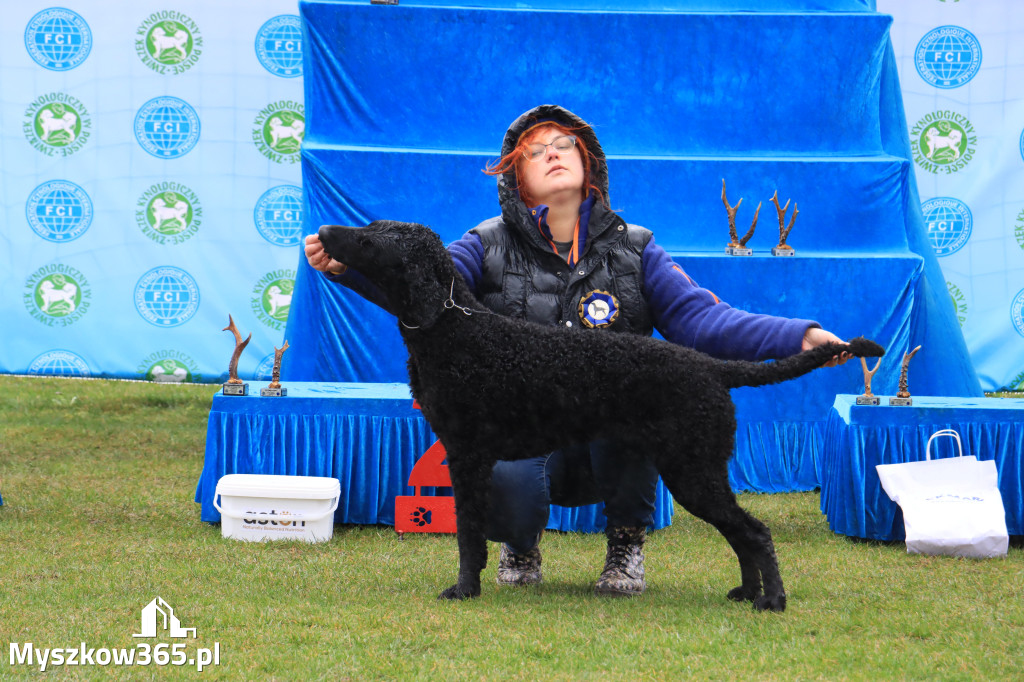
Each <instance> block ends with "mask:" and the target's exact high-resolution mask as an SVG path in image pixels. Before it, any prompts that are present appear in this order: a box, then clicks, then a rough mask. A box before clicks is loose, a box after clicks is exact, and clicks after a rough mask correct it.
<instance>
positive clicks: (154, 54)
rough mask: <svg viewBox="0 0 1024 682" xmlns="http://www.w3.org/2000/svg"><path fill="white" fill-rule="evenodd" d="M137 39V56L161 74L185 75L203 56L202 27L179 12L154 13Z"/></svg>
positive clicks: (141, 29)
mask: <svg viewBox="0 0 1024 682" xmlns="http://www.w3.org/2000/svg"><path fill="white" fill-rule="evenodd" d="M135 36H136V37H135V53H136V54H138V55H139V59H141V60H142V63H143V64H145V65H146V66H148V67H149V68H151V69H153V70H154V71H156V72H157V73H160V74H172V75H173V74H179V73H185V72H186V71H188V70H189V69H191V68H192V67H193V66H195V65H196V62H197V61H199V55H201V54H202V53H203V49H202V48H203V36H201V35H200V34H199V26H197V25H196V22H194V21H192V18H191V17H189V16H188V15H185V14H182V13H181V12H178V11H176V10H164V11H162V12H153V13H152V14H150V15H149V16H148V17H146V20H145V21H143V22H142V25H141V26H139V28H138V29H137V30H136V31H135Z"/></svg>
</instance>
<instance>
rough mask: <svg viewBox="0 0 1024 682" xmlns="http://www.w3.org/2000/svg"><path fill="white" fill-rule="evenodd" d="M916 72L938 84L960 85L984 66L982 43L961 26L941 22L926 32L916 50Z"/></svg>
mask: <svg viewBox="0 0 1024 682" xmlns="http://www.w3.org/2000/svg"><path fill="white" fill-rule="evenodd" d="M914 65H915V66H916V67H917V73H918V74H920V76H921V78H923V79H924V80H925V82H926V83H928V84H929V85H931V86H933V87H936V88H943V89H951V88H959V87H960V86H961V85H964V84H965V83H967V82H969V81H970V80H971V79H972V78H974V77H975V76H976V75H978V71H979V70H980V69H981V43H980V42H978V39H977V38H976V37H975V35H974V34H973V33H971V32H970V31H968V30H967V29H965V28H961V27H960V26H939V27H938V28H934V29H932V30H931V31H928V33H925V34H924V37H922V38H921V40H920V42H918V44H917V49H916V50H915V51H914Z"/></svg>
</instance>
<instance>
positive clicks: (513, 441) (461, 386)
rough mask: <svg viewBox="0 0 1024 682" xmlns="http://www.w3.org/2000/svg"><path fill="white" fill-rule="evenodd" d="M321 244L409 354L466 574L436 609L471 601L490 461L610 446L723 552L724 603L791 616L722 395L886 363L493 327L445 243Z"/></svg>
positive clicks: (856, 351)
mask: <svg viewBox="0 0 1024 682" xmlns="http://www.w3.org/2000/svg"><path fill="white" fill-rule="evenodd" d="M319 236H320V241H321V243H322V244H323V246H324V249H325V250H326V251H327V253H328V254H329V255H330V256H331V257H332V258H334V259H335V260H337V261H339V262H341V263H345V264H347V265H348V266H349V267H351V268H354V269H355V270H357V271H359V272H360V273H361V274H362V275H364V276H365V277H366V278H368V279H369V280H370V281H371V282H373V283H374V284H375V285H377V286H378V287H379V288H380V289H381V290H382V291H383V293H384V295H385V297H386V299H387V303H388V306H389V308H390V310H391V312H393V313H395V314H396V315H397V316H398V320H399V329H400V330H401V333H402V337H403V339H404V340H405V345H406V347H407V348H408V350H409V379H410V385H411V388H412V394H413V396H414V397H415V398H416V400H417V401H418V402H419V404H420V406H421V408H422V410H423V415H424V416H425V417H426V419H427V421H428V422H429V423H430V426H431V428H432V429H433V430H434V433H435V434H436V435H437V436H438V438H440V440H441V442H442V443H443V444H444V446H445V448H446V449H447V451H448V467H449V471H450V473H451V478H452V486H453V488H454V493H455V506H456V511H457V515H458V531H457V533H458V545H459V575H458V581H457V582H456V583H455V585H453V586H452V587H449V588H448V589H447V590H445V591H444V592H443V593H442V594H441V595H440V596H441V597H442V598H446V599H463V598H466V597H475V596H478V595H479V594H480V572H481V571H482V570H483V568H484V566H485V565H486V563H487V542H486V538H485V534H484V533H485V529H486V528H487V519H486V515H487V511H488V496H487V491H488V489H489V483H490V476H491V469H492V467H493V466H494V463H495V462H496V461H498V460H515V459H525V458H528V457H536V456H540V455H543V454H545V453H548V452H551V451H553V450H557V449H559V448H562V447H565V446H566V445H569V444H570V443H587V442H591V441H593V440H595V439H598V438H607V437H614V439H615V440H616V442H617V443H622V444H623V445H624V447H626V448H627V449H628V450H632V451H634V452H636V453H637V456H642V455H643V454H647V455H649V456H651V457H652V458H653V459H654V461H655V463H656V465H657V468H658V471H659V472H660V473H661V477H662V480H663V481H664V482H665V484H666V486H667V487H668V490H669V491H670V492H671V493H672V496H673V497H674V498H675V499H676V501H678V502H679V504H681V505H682V506H683V507H684V508H685V509H686V510H687V511H689V512H690V513H691V514H694V515H695V516H697V517H698V518H701V519H704V520H705V521H707V522H708V523H710V524H712V525H713V526H714V527H715V528H717V529H718V530H719V532H721V533H722V535H724V536H725V538H726V540H728V542H729V544H730V545H731V546H732V548H733V550H734V551H735V552H736V556H737V557H738V558H739V563H740V575H741V577H742V584H741V585H740V586H739V587H736V588H734V589H733V590H731V591H730V592H729V595H728V596H729V598H730V599H735V600H749V601H752V602H753V604H754V607H755V608H756V609H758V610H765V609H770V610H773V611H782V610H783V609H785V607H786V593H785V591H784V590H783V587H782V578H781V576H780V575H779V566H778V560H777V558H776V556H775V548H774V546H773V544H772V538H771V534H770V532H769V531H768V528H767V527H766V526H765V525H764V524H763V523H761V522H760V521H758V520H757V519H755V518H753V517H752V516H750V515H749V514H747V512H745V511H744V510H743V509H741V508H740V506H739V505H738V504H737V502H736V497H735V495H734V494H733V492H732V489H731V488H730V487H729V479H728V475H727V470H726V463H727V461H728V459H729V457H730V456H731V455H732V452H733V438H734V432H735V430H736V419H735V415H734V407H733V403H732V398H731V396H730V395H729V389H730V388H736V387H739V386H761V385H765V384H771V383H776V382H780V381H785V380H787V379H793V378H796V377H798V376H801V375H803V374H806V373H807V372H810V371H811V370H813V369H815V368H816V367H820V366H821V365H823V364H824V363H825V362H827V361H828V360H829V359H831V358H832V357H833V356H835V355H838V354H839V353H840V352H841V351H847V352H849V353H852V354H853V355H856V356H866V357H877V356H880V355H882V354H883V353H884V351H883V349H882V348H881V347H880V346H878V344H876V343H874V342H873V341H869V340H867V339H863V338H857V339H853V340H852V341H850V343H849V344H848V345H847V344H842V345H840V344H828V345H824V346H820V347H818V348H815V349H813V350H810V351H806V352H804V353H800V354H798V355H794V356H792V357H789V358H786V359H783V360H779V361H776V362H767V363H760V362H744V361H729V362H726V361H721V360H717V359H714V358H712V357H710V356H708V355H705V354H703V353H699V352H697V351H695V350H692V349H689V348H683V347H681V346H677V345H674V344H671V343H668V342H666V341H658V340H655V339H652V338H649V337H644V336H638V335H634V334H612V333H594V332H590V331H582V330H581V331H573V330H569V329H565V328H562V327H546V326H542V325H537V324H533V323H530V322H525V321H522V320H515V319H511V318H508V317H504V316H501V315H496V314H494V313H490V312H489V311H488V310H487V309H486V308H485V307H484V306H483V305H482V304H481V303H479V302H478V301H477V300H476V299H475V298H474V296H473V295H472V294H471V293H470V291H469V289H468V288H467V287H466V285H465V283H464V282H463V280H462V277H461V276H459V274H458V273H457V271H456V269H455V265H454V263H453V262H452V259H451V257H450V256H449V254H448V251H447V250H446V249H445V248H444V245H443V244H442V243H441V240H440V238H439V237H438V236H437V235H436V234H435V233H434V232H432V231H431V230H430V229H428V228H426V227H423V226H422V225H415V224H408V223H397V222H391V221H377V222H374V223H371V224H370V225H369V226H367V227H343V226H333V225H327V226H324V227H321V228H320V235H319ZM581 377H583V378H584V379H583V380H581Z"/></svg>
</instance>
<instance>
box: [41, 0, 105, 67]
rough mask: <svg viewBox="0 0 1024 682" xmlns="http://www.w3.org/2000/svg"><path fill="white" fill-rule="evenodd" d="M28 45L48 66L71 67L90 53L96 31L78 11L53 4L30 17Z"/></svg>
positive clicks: (42, 65) (44, 64) (42, 63)
mask: <svg viewBox="0 0 1024 682" xmlns="http://www.w3.org/2000/svg"><path fill="white" fill-rule="evenodd" d="M25 49H27V50H28V55H29V56H30V57H32V59H33V61H35V63H36V64H39V66H41V67H43V68H44V69H49V70H50V71H67V70H69V69H73V68H75V67H76V66H78V65H79V64H81V63H82V62H84V61H85V58H86V57H88V56H89V52H90V51H91V50H92V31H91V30H89V24H87V23H86V22H85V19H83V18H82V16H81V15H80V14H78V13H77V12H72V11H71V10H69V9H64V8H63V7H51V8H50V9H44V10H43V11H42V12H39V13H38V14H36V15H35V16H34V17H32V18H31V19H29V21H28V26H26V27H25Z"/></svg>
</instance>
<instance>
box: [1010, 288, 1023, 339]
mask: <svg viewBox="0 0 1024 682" xmlns="http://www.w3.org/2000/svg"><path fill="white" fill-rule="evenodd" d="M1022 310H1024V289H1021V290H1020V291H1018V292H1017V295H1016V296H1014V297H1013V300H1012V301H1011V302H1010V321H1011V322H1012V323H1013V328H1014V329H1016V330H1017V333H1018V334H1020V335H1021V336H1024V314H1022Z"/></svg>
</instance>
